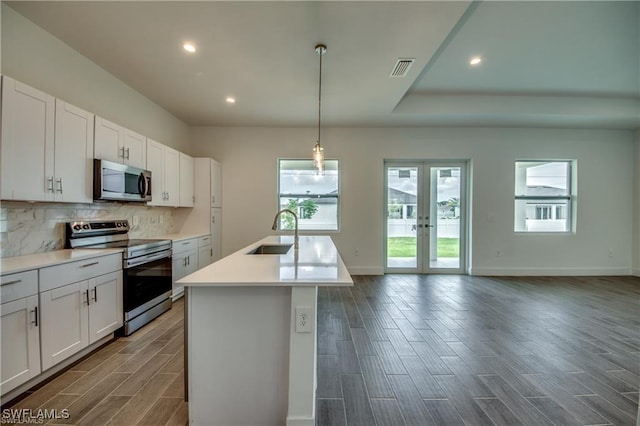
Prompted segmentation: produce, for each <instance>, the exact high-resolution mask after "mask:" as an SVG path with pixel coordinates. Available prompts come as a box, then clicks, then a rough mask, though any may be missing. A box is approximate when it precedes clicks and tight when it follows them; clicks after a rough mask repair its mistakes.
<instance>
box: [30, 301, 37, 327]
mask: <svg viewBox="0 0 640 426" xmlns="http://www.w3.org/2000/svg"><path fill="white" fill-rule="evenodd" d="M31 312H33V313H34V314H35V315H34V318H33V321H31V324H33V325H35V326H36V327H37V326H38V307H37V306H36V307H35V308H33V311H31Z"/></svg>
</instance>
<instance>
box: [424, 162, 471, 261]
mask: <svg viewBox="0 0 640 426" xmlns="http://www.w3.org/2000/svg"><path fill="white" fill-rule="evenodd" d="M430 170H431V171H430V178H431V179H430V182H431V184H430V194H431V199H430V200H429V201H430V202H429V219H427V221H426V223H428V224H429V227H428V228H427V233H428V241H429V242H428V244H429V268H437V269H447V268H455V269H457V268H459V267H460V211H461V208H462V206H461V205H460V199H461V197H460V195H461V188H460V167H431V168H430Z"/></svg>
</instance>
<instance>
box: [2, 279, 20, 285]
mask: <svg viewBox="0 0 640 426" xmlns="http://www.w3.org/2000/svg"><path fill="white" fill-rule="evenodd" d="M21 282H22V280H13V281H9V282H7V283H2V285H9V284H18V283H21Z"/></svg>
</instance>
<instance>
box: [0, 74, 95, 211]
mask: <svg viewBox="0 0 640 426" xmlns="http://www.w3.org/2000/svg"><path fill="white" fill-rule="evenodd" d="M2 108H3V111H2V185H1V186H2V194H1V196H2V198H3V199H7V200H25V201H63V202H75V203H90V202H91V201H92V199H93V197H92V195H93V194H92V192H91V191H92V187H91V182H92V178H93V177H92V170H93V168H92V165H91V162H92V159H93V114H91V113H89V112H87V111H84V110H82V109H80V108H77V107H75V106H73V105H71V104H68V103H66V102H63V101H61V100H59V99H55V98H54V97H52V96H49V95H47V94H45V93H43V92H40V91H38V90H36V89H33V88H31V87H29V86H26V85H24V84H22V83H20V82H17V81H15V80H13V79H11V78H9V77H6V76H4V77H3V88H2Z"/></svg>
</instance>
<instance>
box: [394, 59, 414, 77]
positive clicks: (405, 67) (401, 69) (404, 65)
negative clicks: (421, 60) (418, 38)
mask: <svg viewBox="0 0 640 426" xmlns="http://www.w3.org/2000/svg"><path fill="white" fill-rule="evenodd" d="M415 61H416V60H415V59H407V58H400V59H398V62H396V65H395V66H394V67H393V71H391V75H390V76H389V77H406V76H407V73H408V72H409V70H410V69H411V65H413V63H414V62H415Z"/></svg>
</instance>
